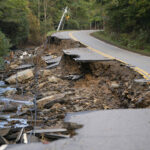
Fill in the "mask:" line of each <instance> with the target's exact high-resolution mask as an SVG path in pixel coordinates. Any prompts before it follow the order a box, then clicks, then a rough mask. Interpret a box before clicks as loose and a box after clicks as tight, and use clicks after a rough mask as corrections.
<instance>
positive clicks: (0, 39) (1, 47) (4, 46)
mask: <svg viewBox="0 0 150 150" xmlns="http://www.w3.org/2000/svg"><path fill="white" fill-rule="evenodd" d="M10 46H11V45H10V43H9V40H8V38H6V36H5V35H4V34H3V33H2V32H1V31H0V57H1V56H5V55H6V54H7V52H8V51H9V48H10Z"/></svg>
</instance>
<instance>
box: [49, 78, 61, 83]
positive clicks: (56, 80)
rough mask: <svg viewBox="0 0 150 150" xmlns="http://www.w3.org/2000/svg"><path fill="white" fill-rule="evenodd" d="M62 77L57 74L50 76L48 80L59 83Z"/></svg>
mask: <svg viewBox="0 0 150 150" xmlns="http://www.w3.org/2000/svg"><path fill="white" fill-rule="evenodd" d="M60 80H61V79H59V78H57V77H55V76H52V77H48V81H49V82H51V83H58V82H59V81H60Z"/></svg>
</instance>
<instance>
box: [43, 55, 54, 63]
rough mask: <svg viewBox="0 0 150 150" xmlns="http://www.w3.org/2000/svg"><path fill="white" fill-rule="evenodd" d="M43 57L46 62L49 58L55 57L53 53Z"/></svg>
mask: <svg viewBox="0 0 150 150" xmlns="http://www.w3.org/2000/svg"><path fill="white" fill-rule="evenodd" d="M42 59H43V60H44V61H45V62H46V61H48V60H51V59H53V57H52V56H51V55H46V56H42Z"/></svg>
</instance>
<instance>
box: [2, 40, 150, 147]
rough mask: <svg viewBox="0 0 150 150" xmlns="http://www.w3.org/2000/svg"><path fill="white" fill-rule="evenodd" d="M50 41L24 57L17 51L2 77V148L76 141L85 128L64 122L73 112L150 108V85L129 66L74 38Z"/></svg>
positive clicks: (21, 52)
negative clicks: (65, 140) (99, 54)
mask: <svg viewBox="0 0 150 150" xmlns="http://www.w3.org/2000/svg"><path fill="white" fill-rule="evenodd" d="M49 41H50V43H49V44H48V45H47V47H46V49H44V47H43V46H41V47H38V48H34V49H32V50H30V51H28V55H25V56H23V58H22V57H21V56H22V54H23V52H24V51H23V50H22V51H21V50H20V51H16V52H15V54H14V59H11V60H10V64H7V65H6V67H5V70H4V71H3V73H2V74H1V81H2V80H3V81H5V83H4V82H1V85H0V108H1V109H0V110H2V111H1V114H0V135H1V136H0V145H3V144H19V143H32V142H42V143H44V144H47V143H51V142H52V141H54V140H57V139H61V138H69V137H73V136H74V135H76V131H75V129H78V128H81V127H82V125H80V124H79V125H78V124H75V123H66V122H64V118H65V116H66V114H67V113H70V112H83V111H95V110H108V109H125V108H149V107H150V86H149V82H148V81H145V80H143V77H142V76H141V75H140V74H138V73H137V72H135V71H134V70H133V69H132V68H130V67H129V66H126V65H125V64H123V63H120V62H118V61H116V60H112V59H107V58H106V57H103V56H97V55H96V54H93V52H91V51H89V50H88V49H87V48H86V47H85V46H83V45H82V44H81V43H79V42H74V41H72V40H70V39H59V38H57V37H51V38H50V39H49ZM81 53H82V54H81ZM85 56H87V57H85ZM94 57H96V60H94ZM35 96H36V102H37V117H36V128H35V130H33V128H34V126H35V124H34V119H35V118H34V115H33V114H34V108H35V107H34V99H35ZM28 103H29V104H28ZM16 124H17V126H16ZM35 132H36V134H35V136H34V133H35ZM32 133H33V134H32ZM75 137H76V136H75Z"/></svg>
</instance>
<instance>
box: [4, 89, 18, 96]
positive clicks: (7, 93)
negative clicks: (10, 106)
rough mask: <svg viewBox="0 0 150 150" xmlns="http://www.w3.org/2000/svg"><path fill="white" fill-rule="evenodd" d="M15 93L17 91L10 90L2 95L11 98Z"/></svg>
mask: <svg viewBox="0 0 150 150" xmlns="http://www.w3.org/2000/svg"><path fill="white" fill-rule="evenodd" d="M16 92H17V90H16V89H15V88H10V89H8V90H7V91H6V92H5V93H4V95H5V96H11V95H14V94H15V93H16Z"/></svg>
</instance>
